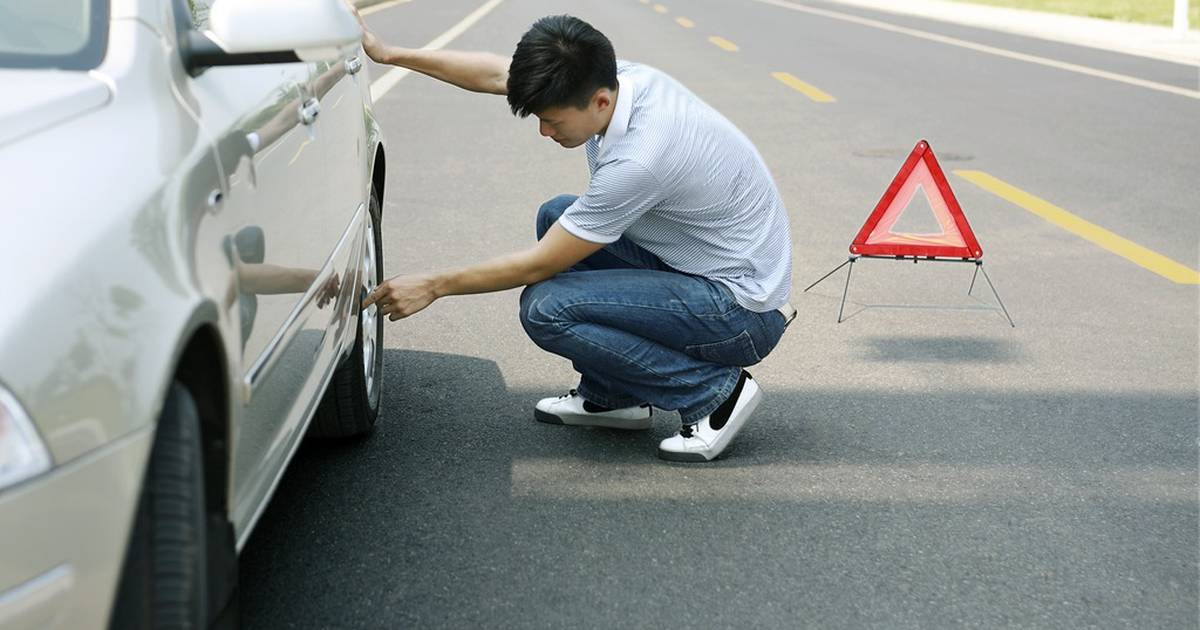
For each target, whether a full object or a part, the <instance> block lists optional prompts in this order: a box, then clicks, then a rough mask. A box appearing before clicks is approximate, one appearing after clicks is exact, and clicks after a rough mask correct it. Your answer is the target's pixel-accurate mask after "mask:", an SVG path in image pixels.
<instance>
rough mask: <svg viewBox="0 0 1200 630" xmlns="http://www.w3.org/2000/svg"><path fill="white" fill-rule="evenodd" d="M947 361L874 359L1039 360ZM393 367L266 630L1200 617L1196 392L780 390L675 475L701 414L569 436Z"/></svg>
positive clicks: (341, 445)
mask: <svg viewBox="0 0 1200 630" xmlns="http://www.w3.org/2000/svg"><path fill="white" fill-rule="evenodd" d="M946 344H947V345H945V346H938V345H936V344H934V345H932V346H930V345H929V344H928V343H924V342H923V340H915V339H914V340H899V341H888V342H884V341H882V340H875V341H873V342H870V343H869V347H870V348H872V351H873V352H874V353H875V355H876V359H877V360H892V359H895V358H896V357H905V358H906V360H913V359H912V357H913V355H917V356H924V357H925V358H926V360H931V361H937V362H947V363H959V362H967V361H977V360H983V361H995V362H1008V361H1013V360H1016V357H1015V356H1014V351H1013V350H1011V349H1010V348H1007V347H1003V346H996V345H993V344H988V343H978V344H976V343H972V342H971V341H970V340H963V339H957V340H949V341H947V342H946ZM385 365H386V373H385V378H386V381H385V394H384V395H385V399H384V409H385V412H384V414H383V416H381V418H380V420H379V426H378V429H377V431H376V432H375V434H374V435H372V436H371V437H369V438H368V439H366V440H360V441H356V442H320V441H312V440H310V441H308V442H307V443H306V444H305V445H304V446H303V447H302V449H301V451H300V452H299V453H298V454H297V456H296V457H295V459H294V460H293V462H292V464H291V468H290V470H289V472H288V473H287V475H286V476H285V478H284V479H283V482H282V483H281V485H280V486H279V489H278V491H277V493H276V495H275V498H274V499H273V501H272V503H271V505H270V506H269V508H268V510H267V512H266V514H265V515H264V517H263V518H262V520H261V522H260V523H259V525H258V529H257V531H256V532H255V533H254V535H253V537H252V538H251V539H250V541H249V543H248V545H247V547H246V549H245V550H244V552H243V556H242V562H241V571H240V577H241V608H242V614H243V619H244V623H245V626H246V627H248V628H270V629H276V628H382V627H387V628H399V627H421V628H424V627H452V628H459V627H480V626H487V627H547V628H550V627H555V628H556V627H566V626H571V627H580V626H585V627H614V626H621V627H628V626H652V625H664V626H665V625H675V626H680V625H681V626H691V627H733V626H738V627H746V626H750V627H801V626H808V627H846V628H851V627H852V628H862V627H941V626H958V627H961V626H963V625H979V626H984V627H997V626H1012V625H1019V626H1035V627H1036V626H1044V627H1052V626H1053V627H1062V626H1063V624H1064V623H1065V625H1066V626H1071V625H1072V624H1077V625H1079V626H1089V625H1101V626H1106V625H1129V626H1134V627H1187V626H1189V625H1191V626H1194V622H1195V621H1196V610H1197V607H1196V604H1197V577H1198V576H1197V553H1196V551H1195V550H1196V546H1195V524H1196V522H1197V504H1196V487H1197V484H1196V478H1195V469H1196V464H1197V450H1196V440H1195V422H1196V416H1195V412H1196V408H1197V400H1196V398H1195V397H1194V396H1192V397H1189V396H1171V395H1159V396H1149V395H1146V396H1125V395H1119V394H1113V395H1099V394H1095V393H1064V394H1057V393H1055V394H1045V393H1037V392H1013V393H1011V394H996V393H984V394H980V393H976V392H969V391H961V392H954V393H951V394H944V395H943V394H934V395H929V394H926V393H922V392H899V393H888V392H886V391H885V390H884V388H882V387H881V388H880V391H857V390H845V391H829V390H825V391H785V390H778V389H773V388H772V385H771V384H770V383H769V382H768V383H764V386H765V388H766V392H767V398H766V399H765V402H764V403H763V406H762V407H760V410H759V412H758V413H757V414H756V416H755V418H754V420H753V421H752V422H751V423H750V424H749V425H747V427H746V430H745V431H744V432H743V434H742V435H741V436H739V438H738V442H737V443H736V447H735V448H734V450H733V451H732V452H731V453H730V456H729V457H728V458H726V459H723V460H721V461H718V462H715V463H713V464H709V465H705V466H689V465H681V464H667V463H664V462H659V461H658V460H657V459H656V458H655V446H656V444H657V441H658V440H659V439H661V438H662V437H665V436H666V435H668V434H669V433H670V432H671V431H672V430H673V428H674V427H673V423H675V422H677V418H676V416H675V415H674V414H662V417H660V418H659V419H658V421H657V422H656V424H655V426H654V428H653V429H652V430H651V431H650V432H635V433H625V432H619V431H612V430H603V429H594V430H593V429H579V428H572V427H561V426H551V425H544V424H540V423H537V422H534V421H533V420H532V417H531V411H530V408H531V406H532V404H533V403H534V401H535V400H536V399H537V398H538V397H540V396H543V395H550V394H553V393H554V392H534V391H513V390H510V389H508V388H507V387H506V386H505V383H504V380H503V377H502V375H501V373H500V370H499V369H498V368H497V366H496V365H495V364H494V363H493V362H491V361H488V360H484V359H479V358H474V357H466V356H456V355H448V354H438V353H428V352H412V351H395V350H392V351H388V352H387V355H386V358H385ZM656 417H657V416H656ZM1185 549H1190V550H1192V551H1191V552H1189V553H1186V554H1180V553H1179V551H1180V550H1185ZM1051 620H1052V621H1051ZM1060 622H1062V623H1060Z"/></svg>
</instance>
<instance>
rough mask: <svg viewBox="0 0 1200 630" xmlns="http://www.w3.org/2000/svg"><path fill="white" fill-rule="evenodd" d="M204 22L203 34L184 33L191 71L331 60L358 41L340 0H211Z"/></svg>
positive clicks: (357, 29) (358, 30) (350, 16)
mask: <svg viewBox="0 0 1200 630" xmlns="http://www.w3.org/2000/svg"><path fill="white" fill-rule="evenodd" d="M208 24H209V29H208V30H207V31H204V32H203V33H200V32H197V31H189V32H188V33H187V41H186V42H185V48H186V50H185V59H186V62H187V66H188V71H189V72H191V73H192V74H196V73H198V71H199V70H202V69H203V68H207V67H211V66H236V65H248V64H263V63H292V62H296V61H335V60H337V59H340V58H342V57H345V56H347V55H349V54H350V53H351V52H353V51H354V50H355V49H356V48H357V47H358V45H359V42H360V41H361V40H362V29H361V28H360V27H359V25H358V20H357V19H355V17H354V15H353V14H352V13H351V12H350V8H349V6H347V5H346V3H345V2H344V0H215V1H214V2H213V3H212V6H211V8H210V10H209V14H208Z"/></svg>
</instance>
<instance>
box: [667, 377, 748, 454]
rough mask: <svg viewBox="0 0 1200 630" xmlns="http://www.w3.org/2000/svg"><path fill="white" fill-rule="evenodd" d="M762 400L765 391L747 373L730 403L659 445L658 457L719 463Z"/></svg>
mask: <svg viewBox="0 0 1200 630" xmlns="http://www.w3.org/2000/svg"><path fill="white" fill-rule="evenodd" d="M761 400H762V390H761V389H759V387H758V383H756V382H755V381H754V378H753V377H752V376H750V373H749V372H747V371H746V370H742V375H741V377H740V378H738V384H737V387H735V388H734V389H733V394H731V395H730V396H729V399H728V400H726V401H725V402H723V403H721V406H720V407H717V409H716V410H715V411H713V412H712V413H711V414H709V415H708V416H706V417H704V418H701V420H700V422H697V423H696V424H694V425H688V426H684V427H682V428H680V429H679V433H677V434H675V435H673V436H671V437H669V438H667V439H665V440H663V441H662V442H660V443H659V445H658V456H659V457H661V458H662V459H669V460H671V461H676V462H707V461H711V460H713V459H715V458H716V457H717V456H718V455H720V454H721V451H723V450H725V447H726V446H729V443H730V442H732V441H733V436H735V435H737V432H738V430H740V429H741V428H742V425H743V424H746V420H747V419H748V418H749V417H750V414H752V413H754V408H755V407H758V403H759V401H761Z"/></svg>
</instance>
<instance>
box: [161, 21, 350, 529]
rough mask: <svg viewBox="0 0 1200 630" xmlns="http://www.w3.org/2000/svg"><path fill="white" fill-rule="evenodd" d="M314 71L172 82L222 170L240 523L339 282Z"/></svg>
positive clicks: (317, 345)
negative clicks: (236, 340) (236, 338)
mask: <svg viewBox="0 0 1200 630" xmlns="http://www.w3.org/2000/svg"><path fill="white" fill-rule="evenodd" d="M173 1H174V2H175V7H176V16H177V19H186V20H188V21H190V25H183V26H184V27H185V28H186V27H190V28H195V29H199V30H203V29H204V28H205V27H206V26H207V24H206V21H207V9H208V7H209V5H210V4H211V0H173ZM181 14H182V15H181ZM315 73H316V67H315V66H314V65H313V64H309V63H302V62H297V63H285V64H271V65H246V66H230V67H220V68H209V69H207V70H204V71H203V72H201V73H199V74H198V75H197V76H194V77H189V78H187V79H185V80H183V81H182V82H181V84H182V86H181V92H183V94H182V98H183V100H184V101H185V102H187V103H188V105H189V106H190V107H192V108H194V109H195V114H196V116H197V118H198V119H199V121H200V124H201V126H202V127H203V128H204V130H205V131H206V132H207V133H208V134H209V135H210V136H211V137H212V138H213V140H214V142H215V144H216V146H217V149H218V156H219V160H220V163H221V166H222V169H223V171H224V176H225V184H226V185H225V189H224V191H222V195H223V198H222V200H221V203H220V204H219V205H217V206H216V208H217V209H216V210H215V212H217V213H219V214H221V215H222V216H221V219H220V225H221V226H222V229H225V230H226V231H227V234H226V239H225V247H226V248H227V250H228V251H227V255H228V257H229V259H230V260H231V261H232V263H233V267H234V269H235V272H236V275H237V286H238V290H237V294H236V296H233V297H232V299H231V302H230V304H229V308H230V317H231V319H236V320H237V321H238V322H239V330H240V333H241V340H240V341H241V356H240V357H239V358H240V364H241V374H240V377H241V379H240V381H241V383H240V385H241V389H242V391H241V392H238V393H239V396H238V400H237V402H238V403H240V404H241V409H240V413H239V414H238V418H239V421H238V423H237V425H236V426H235V427H234V431H235V435H234V440H233V462H232V463H233V469H232V477H233V478H232V479H231V483H232V485H233V488H232V490H233V493H234V494H233V498H234V500H233V505H232V508H233V513H232V517H233V521H234V522H235V524H237V525H238V526H239V527H241V526H244V525H245V524H247V523H248V522H250V521H252V520H253V519H254V518H255V516H256V513H257V511H258V510H259V509H260V507H261V505H262V503H263V499H264V498H265V497H266V496H267V495H268V494H269V492H270V491H271V487H272V486H273V484H274V482H275V481H276V479H277V478H278V475H279V474H280V473H281V471H282V468H283V466H284V465H285V464H286V459H287V457H288V455H289V454H290V453H291V452H292V448H291V447H292V445H293V443H294V441H295V440H296V439H299V435H298V434H299V425H300V423H301V421H302V419H303V418H304V417H306V414H307V413H309V411H310V407H311V404H312V402H313V401H312V399H313V398H314V396H318V395H319V392H314V391H313V389H314V387H316V386H314V385H313V381H314V378H313V376H314V373H319V372H320V371H321V370H323V369H324V366H321V365H319V362H318V360H317V358H318V356H319V355H320V354H321V353H322V346H323V344H324V342H325V332H326V329H327V328H328V326H329V324H330V323H331V322H332V321H333V320H334V316H333V311H334V309H333V308H332V306H331V305H332V304H335V303H338V300H337V298H338V296H339V295H340V293H341V290H342V288H343V284H344V283H343V282H342V279H341V278H339V277H338V272H339V271H340V270H335V269H333V268H332V266H331V265H329V264H328V263H329V262H330V261H329V259H330V255H331V253H332V252H333V250H334V248H335V246H336V244H337V243H338V241H339V239H340V237H341V236H342V234H343V232H344V231H345V228H346V225H345V221H346V220H348V217H349V215H348V214H345V213H337V212H333V211H332V208H331V204H330V202H329V197H330V195H331V194H332V193H330V192H329V191H328V188H329V186H330V185H331V183H332V182H331V180H330V177H329V174H328V172H327V169H328V164H327V163H326V160H325V158H324V156H323V153H322V151H321V150H320V148H319V140H320V138H319V130H318V128H317V121H318V119H319V117H320V101H319V99H317V98H316V95H315V92H314V87H313V79H314V76H315ZM319 379H320V375H318V376H317V378H316V379H315V380H319Z"/></svg>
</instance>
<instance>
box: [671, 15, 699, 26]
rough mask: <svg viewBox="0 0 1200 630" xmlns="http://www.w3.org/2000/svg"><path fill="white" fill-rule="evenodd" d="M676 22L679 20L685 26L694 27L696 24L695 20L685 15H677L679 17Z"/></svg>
mask: <svg viewBox="0 0 1200 630" xmlns="http://www.w3.org/2000/svg"><path fill="white" fill-rule="evenodd" d="M675 22H677V23H678V24H679V25H680V26H682V27H683V28H692V27H693V26H695V25H696V23H695V22H693V21H691V20H689V19H687V18H685V17H677V18H675Z"/></svg>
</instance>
